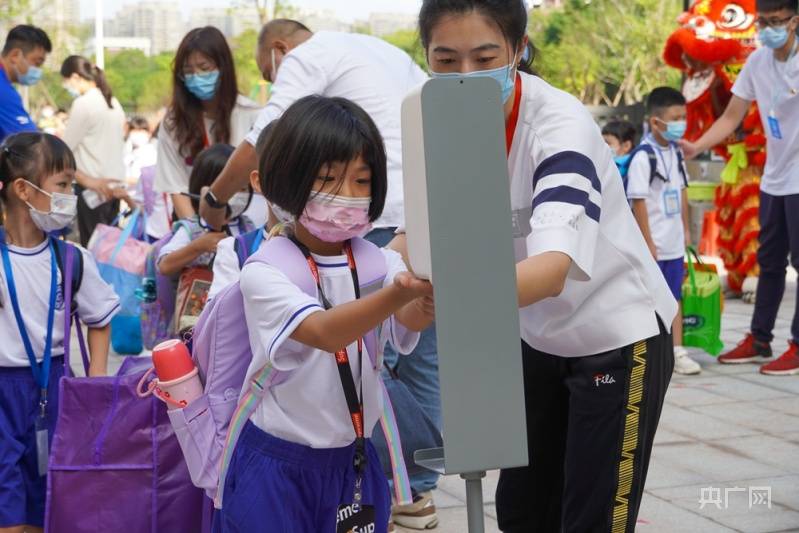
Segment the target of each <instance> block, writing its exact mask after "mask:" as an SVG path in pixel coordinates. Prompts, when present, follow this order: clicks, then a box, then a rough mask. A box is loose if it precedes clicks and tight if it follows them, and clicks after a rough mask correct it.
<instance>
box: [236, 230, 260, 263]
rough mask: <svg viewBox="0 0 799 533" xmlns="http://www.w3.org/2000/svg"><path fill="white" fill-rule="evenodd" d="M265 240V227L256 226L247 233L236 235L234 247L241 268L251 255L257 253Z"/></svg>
mask: <svg viewBox="0 0 799 533" xmlns="http://www.w3.org/2000/svg"><path fill="white" fill-rule="evenodd" d="M263 240H264V229H263V228H256V229H254V230H252V231H248V232H247V233H240V234H238V235H236V238H235V240H234V241H233V249H234V250H235V251H236V257H238V258H239V270H241V269H242V268H243V267H244V263H246V262H247V259H249V258H250V256H251V255H253V254H255V252H257V251H258V248H260V246H261V243H262V242H263Z"/></svg>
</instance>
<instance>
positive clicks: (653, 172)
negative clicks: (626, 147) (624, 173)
mask: <svg viewBox="0 0 799 533" xmlns="http://www.w3.org/2000/svg"><path fill="white" fill-rule="evenodd" d="M638 152H646V157H647V158H648V159H649V183H650V185H651V184H652V182H653V181H655V177H656V176H657V174H658V159H657V155H655V149H654V148H653V147H652V145H651V144H649V143H646V142H642V143H641V144H639V145H638V146H636V147H635V149H634V150H633V153H632V155H633V157H635V154H637V153H638ZM631 161H632V158H631Z"/></svg>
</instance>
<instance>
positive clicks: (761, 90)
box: [682, 0, 799, 375]
mask: <svg viewBox="0 0 799 533" xmlns="http://www.w3.org/2000/svg"><path fill="white" fill-rule="evenodd" d="M757 25H758V28H759V31H758V39H759V40H760V42H761V44H762V45H763V47H762V48H760V49H758V50H756V51H755V52H753V53H752V55H750V56H749V58H748V59H747V60H746V64H745V65H744V67H743V70H741V73H740V74H739V75H738V79H737V80H736V81H735V85H733V87H732V98H731V99H730V103H729V104H728V105H727V109H725V111H724V114H723V115H722V116H721V117H719V119H718V120H717V121H716V122H715V123H714V124H713V127H711V128H710V129H709V130H708V131H707V133H705V134H704V135H703V136H702V138H700V139H699V140H697V141H696V142H694V143H689V142H685V143H683V145H682V146H683V150H684V151H685V155H686V156H688V157H689V158H690V157H693V156H695V155H696V154H698V153H701V152H704V151H705V150H709V149H711V148H712V147H714V146H716V145H718V144H719V143H721V142H722V141H724V139H726V138H727V137H728V136H729V135H732V134H734V133H735V130H736V129H737V128H738V125H739V124H740V123H741V122H742V121H743V119H744V117H745V116H746V114H747V113H748V112H749V108H750V106H751V105H752V102H756V103H757V106H758V108H759V109H760V117H761V120H762V121H763V131H764V132H765V134H766V151H767V152H768V158H767V160H766V167H765V169H764V170H763V176H762V177H761V178H760V236H759V239H760V247H759V248H758V251H757V264H758V266H759V267H760V277H759V279H758V284H757V295H756V298H755V301H756V303H755V311H754V314H753V316H752V324H751V331H750V333H749V334H747V335H746V337H745V338H744V339H743V340H742V341H741V343H740V344H739V345H738V346H737V347H736V348H734V349H732V350H730V351H729V352H727V353H725V354H723V355H721V356H719V363H723V364H742V363H744V364H745V363H759V364H763V365H762V366H761V367H760V372H761V373H762V374H766V375H790V374H799V308H797V309H796V311H794V316H793V322H792V324H791V335H790V338H789V339H787V340H788V349H787V350H786V351H785V352H783V353H782V355H780V357H778V358H776V359H774V358H773V353H772V350H771V341H773V340H774V324H775V322H776V320H777V313H778V312H779V308H780V302H781V301H782V297H783V294H784V292H785V269H786V267H787V265H788V257H789V256H790V258H791V264H792V265H793V266H794V268H799V217H797V216H796V211H797V209H799V36H797V32H799V2H797V0H757Z"/></svg>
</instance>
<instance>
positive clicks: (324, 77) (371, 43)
mask: <svg viewBox="0 0 799 533" xmlns="http://www.w3.org/2000/svg"><path fill="white" fill-rule="evenodd" d="M426 80H427V75H426V74H425V73H424V72H423V71H422V69H421V68H419V66H418V65H417V64H416V63H414V61H413V60H412V59H411V58H410V56H409V55H408V54H406V53H405V52H403V51H402V50H400V49H399V48H397V47H396V46H393V45H391V44H389V43H387V42H385V41H384V40H382V39H378V38H376V37H372V36H369V35H361V34H355V33H338V32H328V31H320V32H318V33H315V34H314V35H313V36H312V37H311V38H310V39H308V40H307V41H306V42H304V43H302V44H301V45H300V46H298V47H297V48H295V49H293V50H291V51H290V52H289V53H288V54H287V55H286V57H285V58H284V59H283V61H282V62H281V63H280V68H279V69H278V73H277V79H276V80H275V84H274V85H273V86H272V94H271V96H270V98H269V102H268V103H267V105H266V107H265V108H264V110H263V112H262V113H261V116H260V117H258V121H257V122H256V123H255V126H254V127H253V129H252V131H251V132H250V134H249V135H248V136H247V141H248V142H249V143H250V144H252V145H253V146H255V143H256V141H257V140H258V135H259V134H260V133H261V130H262V129H263V128H264V127H265V126H266V125H268V124H269V123H270V122H272V121H273V120H275V119H277V118H279V117H280V116H281V115H282V114H283V113H284V112H285V111H286V109H288V107H289V106H291V104H293V103H294V102H296V101H297V100H299V99H300V98H302V97H304V96H309V95H313V94H317V95H322V96H328V97H336V96H338V97H341V98H346V99H347V100H351V101H352V102H355V103H356V104H358V105H359V106H361V107H362V108H363V109H364V110H365V111H366V112H367V113H368V114H369V116H370V117H371V118H372V120H373V121H374V122H375V124H376V125H377V128H378V129H379V130H380V134H381V135H382V136H383V142H384V143H385V145H386V156H387V159H388V194H387V196H386V205H385V208H384V209H383V215H382V216H381V217H380V218H379V219H378V220H377V221H376V222H375V224H374V227H376V228H389V227H396V226H400V225H401V224H402V223H403V219H404V216H405V215H404V211H403V201H402V198H403V196H402V138H401V135H400V124H401V118H400V109H401V105H402V101H403V99H404V98H405V95H406V94H408V92H409V91H410V90H411V89H413V88H414V87H416V86H418V85H420V84H422V83H423V82H424V81H426Z"/></svg>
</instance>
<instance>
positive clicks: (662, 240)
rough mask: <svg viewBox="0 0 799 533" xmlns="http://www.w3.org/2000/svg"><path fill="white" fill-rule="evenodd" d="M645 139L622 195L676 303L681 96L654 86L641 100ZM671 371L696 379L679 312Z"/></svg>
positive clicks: (684, 223) (683, 231)
mask: <svg viewBox="0 0 799 533" xmlns="http://www.w3.org/2000/svg"><path fill="white" fill-rule="evenodd" d="M646 108H647V114H648V116H649V118H648V122H649V134H648V135H646V136H645V137H644V139H643V140H642V142H641V145H640V146H639V147H638V148H636V149H635V150H634V153H633V156H632V158H631V160H630V163H629V165H630V168H629V171H628V173H627V196H628V197H629V198H630V201H631V203H632V208H633V215H634V216H635V219H636V221H637V222H638V226H639V227H640V228H641V233H642V234H643V236H644V240H646V243H647V245H648V247H649V251H650V252H651V253H652V256H653V257H654V258H655V260H656V261H657V262H658V266H659V267H660V270H661V272H662V273H663V277H664V278H665V279H666V283H668V285H669V288H670V289H671V292H672V294H673V295H674V298H675V299H676V300H677V301H678V302H679V301H681V299H682V282H683V278H684V277H685V272H684V268H683V261H684V258H685V248H686V246H687V245H689V244H690V238H689V229H688V228H689V225H688V195H687V190H686V188H687V185H688V183H687V179H686V176H687V173H686V170H685V163H684V161H683V156H682V153H681V152H680V147H679V146H678V145H677V144H676V142H677V141H678V140H680V139H682V136H683V135H684V134H685V124H686V122H685V117H686V113H687V110H686V105H685V97H684V96H683V95H682V93H680V91H678V90H677V89H673V88H671V87H658V88H656V89H654V90H653V91H652V92H651V93H650V94H649V97H648V98H647V102H646ZM672 333H673V340H674V372H677V373H678V374H699V373H700V372H701V368H700V366H699V364H698V363H697V362H696V361H694V360H693V359H691V358H690V357H689V356H688V352H687V351H686V350H685V348H684V347H683V346H682V342H683V335H682V313H681V312H679V313H677V316H676V317H675V319H674V322H673V324H672Z"/></svg>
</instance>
